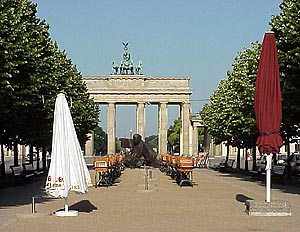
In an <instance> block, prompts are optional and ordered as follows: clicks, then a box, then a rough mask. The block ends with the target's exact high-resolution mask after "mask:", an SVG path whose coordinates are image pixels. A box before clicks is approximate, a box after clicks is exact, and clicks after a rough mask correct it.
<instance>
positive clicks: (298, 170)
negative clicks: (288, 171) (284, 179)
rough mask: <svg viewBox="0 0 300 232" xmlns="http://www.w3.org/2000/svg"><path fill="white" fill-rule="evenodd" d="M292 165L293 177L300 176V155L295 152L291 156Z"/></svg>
mask: <svg viewBox="0 0 300 232" xmlns="http://www.w3.org/2000/svg"><path fill="white" fill-rule="evenodd" d="M290 165H291V168H292V175H293V176H298V175H300V153H298V152H294V153H292V154H291V157H290Z"/></svg>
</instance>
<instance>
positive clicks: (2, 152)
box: [1, 144, 5, 179]
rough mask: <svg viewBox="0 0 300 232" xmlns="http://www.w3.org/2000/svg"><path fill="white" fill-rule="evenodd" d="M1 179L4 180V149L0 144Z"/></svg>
mask: <svg viewBox="0 0 300 232" xmlns="http://www.w3.org/2000/svg"><path fill="white" fill-rule="evenodd" d="M1 178H2V179H4V178H5V160H4V148H3V144H1Z"/></svg>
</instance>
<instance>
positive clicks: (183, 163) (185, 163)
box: [176, 157, 194, 187]
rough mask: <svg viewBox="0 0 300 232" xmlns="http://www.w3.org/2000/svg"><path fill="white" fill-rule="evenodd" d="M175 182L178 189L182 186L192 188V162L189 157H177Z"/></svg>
mask: <svg viewBox="0 0 300 232" xmlns="http://www.w3.org/2000/svg"><path fill="white" fill-rule="evenodd" d="M176 167H177V176H176V180H177V183H178V184H179V186H180V187H182V186H183V185H186V184H187V185H190V186H193V168H194V162H193V159H192V158H191V157H179V158H178V160H177V166H176Z"/></svg>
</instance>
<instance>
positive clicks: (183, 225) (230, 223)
mask: <svg viewBox="0 0 300 232" xmlns="http://www.w3.org/2000/svg"><path fill="white" fill-rule="evenodd" d="M91 175H93V172H91ZM92 179H93V177H92ZM193 181H194V187H188V186H184V187H182V188H180V187H179V186H178V185H177V184H176V183H175V182H174V181H173V180H172V179H171V178H170V177H168V176H166V175H165V174H164V173H161V172H160V171H159V170H158V169H153V176H152V179H151V180H150V188H149V190H148V191H145V186H144V170H143V169H126V170H125V171H124V173H123V174H122V176H121V178H119V180H118V182H117V183H116V184H115V185H114V186H111V187H109V188H106V187H100V188H94V187H91V188H90V189H89V192H88V193H87V194H84V195H78V194H75V193H73V192H71V193H70V194H69V205H70V209H77V210H78V211H79V215H78V216H77V217H57V216H55V215H54V214H52V213H54V212H55V211H57V210H60V209H63V207H64V200H63V199H50V198H48V197H47V196H46V195H45V194H44V192H43V185H44V181H37V182H34V183H30V184H25V185H22V186H16V187H10V188H5V189H1V190H0V218H1V220H0V231H7V232H10V231H31V232H40V231H43V232H47V231H94V230H97V231H118V232H120V231H143V232H148V231H152V232H154V231H175V232H176V231H181V232H182V231H272V232H274V231H280V232H281V231H289V232H290V231H291V232H293V231H295V232H296V231H299V228H298V227H299V215H300V197H299V193H300V189H299V188H295V187H291V186H285V185H273V189H272V192H271V198H272V200H287V201H288V202H290V203H291V205H292V216H289V217H253V216H248V215H247V214H246V213H245V208H246V207H245V200H246V199H255V200H264V199H265V187H264V184H263V183H261V182H259V181H254V180H251V179H249V178H245V177H243V176H237V175H236V174H224V173H219V172H217V171H213V170H210V169H195V170H194V172H193ZM32 196H35V200H36V205H35V206H36V213H35V214H32V213H31V201H32Z"/></svg>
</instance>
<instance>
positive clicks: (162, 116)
mask: <svg viewBox="0 0 300 232" xmlns="http://www.w3.org/2000/svg"><path fill="white" fill-rule="evenodd" d="M158 107H159V109H158V154H167V137H168V108H167V103H166V102H161V103H159V106H158Z"/></svg>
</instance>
